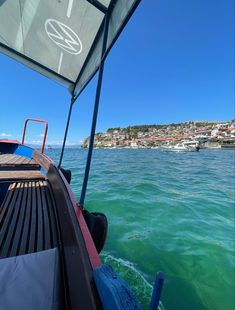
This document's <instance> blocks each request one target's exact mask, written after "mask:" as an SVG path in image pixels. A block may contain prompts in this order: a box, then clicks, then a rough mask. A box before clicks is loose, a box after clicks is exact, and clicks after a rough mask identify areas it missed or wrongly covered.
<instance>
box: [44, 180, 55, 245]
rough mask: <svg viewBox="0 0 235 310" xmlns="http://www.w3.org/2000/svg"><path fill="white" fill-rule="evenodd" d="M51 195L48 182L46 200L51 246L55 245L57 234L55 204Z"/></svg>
mask: <svg viewBox="0 0 235 310" xmlns="http://www.w3.org/2000/svg"><path fill="white" fill-rule="evenodd" d="M52 197H53V195H52V193H51V189H50V185H49V184H48V185H47V187H46V200H47V206H48V214H49V220H50V228H51V237H52V247H55V246H57V243H58V240H57V239H58V234H57V229H56V219H55V205H54V200H53V199H52Z"/></svg>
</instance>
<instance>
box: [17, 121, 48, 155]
mask: <svg viewBox="0 0 235 310" xmlns="http://www.w3.org/2000/svg"><path fill="white" fill-rule="evenodd" d="M29 121H32V122H38V123H43V124H45V131H44V136H43V142H42V149H41V153H42V154H43V153H44V148H45V143H46V137H47V130H48V122H47V121H44V120H40V119H36V118H27V119H26V121H25V123H24V132H23V137H22V144H24V140H25V134H26V128H27V124H28V122H29Z"/></svg>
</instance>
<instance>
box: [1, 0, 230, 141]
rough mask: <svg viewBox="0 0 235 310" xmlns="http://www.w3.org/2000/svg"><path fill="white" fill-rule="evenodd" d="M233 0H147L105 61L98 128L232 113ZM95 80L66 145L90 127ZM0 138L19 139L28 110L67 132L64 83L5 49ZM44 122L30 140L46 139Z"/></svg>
mask: <svg viewBox="0 0 235 310" xmlns="http://www.w3.org/2000/svg"><path fill="white" fill-rule="evenodd" d="M233 12H234V7H233V1H232V0H226V1H224V0H206V1H205V0H190V1H188V0H142V2H141V4H140V6H139V7H138V9H137V11H136V12H135V13H134V16H133V17H132V19H131V21H130V22H129V24H128V25H127V27H126V29H125V30H124V32H123V33H122V34H121V36H120V37H119V40H118V41H117V43H116V45H115V47H114V48H113V49H112V51H111V53H110V54H109V57H108V59H107V61H106V65H105V71H104V79H103V88H102V93H101V102H100V112H99V117H98V123H97V131H105V130H106V129H107V128H109V127H119V126H120V127H125V126H128V125H137V124H138V125H140V124H165V123H172V122H175V123H176V122H184V121H189V120H209V121H214V120H219V121H227V120H231V119H232V118H234V42H233V36H234V33H233V31H234V25H233V22H234V21H233V19H234V16H233ZM95 82H96V80H94V81H93V82H92V83H91V84H90V85H89V87H88V88H87V89H86V91H85V92H84V93H83V94H82V96H81V97H80V99H79V100H78V101H77V103H76V105H75V108H74V111H73V116H72V119H71V126H70V130H69V134H68V144H70V143H71V144H73V143H76V144H77V143H79V142H80V141H82V140H83V139H84V138H85V137H86V136H88V135H89V132H90V122H91V115H92V106H93V103H94V96H95V86H96V83H95ZM0 83H1V86H2V87H1V113H0V138H9V139H10V138H14V139H21V135H22V130H23V123H24V120H25V119H26V118H27V117H34V118H41V119H46V120H48V122H49V134H48V143H49V144H56V143H60V141H61V140H62V139H63V133H64V128H65V124H66V118H67V111H68V108H69V102H70V95H69V92H68V91H67V90H66V88H65V87H63V86H61V85H58V84H57V83H55V82H53V81H51V80H49V79H47V78H45V77H43V76H41V75H40V74H38V73H36V72H34V71H32V70H31V69H28V68H26V67H24V66H22V65H20V64H18V63H17V62H15V61H14V60H12V59H10V58H8V57H6V56H4V55H0ZM42 131H43V130H42V127H41V126H38V128H37V130H34V129H33V128H32V127H31V128H29V133H28V135H27V140H28V141H29V142H32V141H34V142H38V141H39V140H41V136H40V135H41V133H42Z"/></svg>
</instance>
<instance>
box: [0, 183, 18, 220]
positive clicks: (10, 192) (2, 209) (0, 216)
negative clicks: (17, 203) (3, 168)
mask: <svg viewBox="0 0 235 310" xmlns="http://www.w3.org/2000/svg"><path fill="white" fill-rule="evenodd" d="M15 187H16V183H13V184H10V185H9V187H8V190H7V195H6V196H5V198H4V201H3V203H2V205H1V207H0V223H1V221H2V220H3V217H4V213H5V210H6V208H7V206H8V204H9V202H10V200H11V198H12V195H13V191H14V188H15Z"/></svg>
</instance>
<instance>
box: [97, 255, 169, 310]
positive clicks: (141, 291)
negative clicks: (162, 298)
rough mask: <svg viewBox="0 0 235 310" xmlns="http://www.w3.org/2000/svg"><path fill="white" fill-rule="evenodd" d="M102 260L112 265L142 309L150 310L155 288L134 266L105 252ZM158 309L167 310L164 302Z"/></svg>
mask: <svg viewBox="0 0 235 310" xmlns="http://www.w3.org/2000/svg"><path fill="white" fill-rule="evenodd" d="M101 260H102V262H103V263H104V264H108V265H111V266H112V267H113V268H114V269H115V270H116V271H117V273H118V274H119V275H120V276H121V278H122V279H124V280H125V281H126V282H127V283H128V285H129V286H130V287H131V289H132V290H133V292H134V294H135V296H136V297H137V299H138V300H139V302H140V304H141V306H142V309H149V305H150V300H151V295H152V290H153V286H152V285H151V284H150V283H149V282H148V281H147V280H146V279H145V277H144V276H143V274H142V273H141V272H139V271H138V270H137V269H136V268H135V266H134V264H133V263H131V262H129V261H127V260H124V259H122V258H116V257H114V256H112V255H111V254H110V253H108V252H105V251H104V252H102V254H101ZM158 309H159V310H164V309H165V308H164V307H163V304H162V302H160V304H159V307H158Z"/></svg>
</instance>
